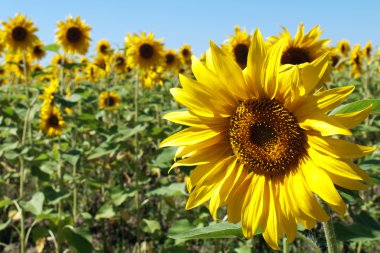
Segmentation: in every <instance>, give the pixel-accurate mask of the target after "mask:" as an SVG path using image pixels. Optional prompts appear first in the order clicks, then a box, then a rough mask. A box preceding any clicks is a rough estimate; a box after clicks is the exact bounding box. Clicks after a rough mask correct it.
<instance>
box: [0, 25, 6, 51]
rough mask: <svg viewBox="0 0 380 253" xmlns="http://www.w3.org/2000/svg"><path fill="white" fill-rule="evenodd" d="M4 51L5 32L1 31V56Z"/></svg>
mask: <svg viewBox="0 0 380 253" xmlns="http://www.w3.org/2000/svg"><path fill="white" fill-rule="evenodd" d="M4 49H5V41H4V32H3V31H2V30H0V56H1V55H2V54H3V52H4Z"/></svg>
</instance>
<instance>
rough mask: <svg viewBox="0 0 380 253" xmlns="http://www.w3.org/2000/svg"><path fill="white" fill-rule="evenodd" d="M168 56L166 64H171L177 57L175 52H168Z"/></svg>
mask: <svg viewBox="0 0 380 253" xmlns="http://www.w3.org/2000/svg"><path fill="white" fill-rule="evenodd" d="M165 57H166V64H168V65H170V64H172V63H173V62H174V60H175V58H174V55H173V54H167V55H165Z"/></svg>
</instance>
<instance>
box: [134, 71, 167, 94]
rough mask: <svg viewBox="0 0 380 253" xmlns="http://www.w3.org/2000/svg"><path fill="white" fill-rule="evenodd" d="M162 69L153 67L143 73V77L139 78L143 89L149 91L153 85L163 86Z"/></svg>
mask: <svg viewBox="0 0 380 253" xmlns="http://www.w3.org/2000/svg"><path fill="white" fill-rule="evenodd" d="M163 72H164V69H163V68H162V67H157V68H156V67H154V68H151V69H149V70H147V71H145V72H144V74H143V75H141V76H140V81H141V83H142V85H143V86H144V87H145V88H148V89H151V88H152V87H153V86H154V85H157V84H158V85H160V86H162V85H163V84H164V81H163V74H164V73H163Z"/></svg>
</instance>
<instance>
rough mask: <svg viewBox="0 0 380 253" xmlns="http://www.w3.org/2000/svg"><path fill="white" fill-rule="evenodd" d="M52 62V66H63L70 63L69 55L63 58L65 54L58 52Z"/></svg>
mask: <svg viewBox="0 0 380 253" xmlns="http://www.w3.org/2000/svg"><path fill="white" fill-rule="evenodd" d="M50 64H51V65H52V66H56V67H61V66H62V65H63V64H65V65H67V64H70V60H69V59H68V58H67V57H65V59H63V55H61V54H56V55H54V56H53V58H52V59H51V62H50Z"/></svg>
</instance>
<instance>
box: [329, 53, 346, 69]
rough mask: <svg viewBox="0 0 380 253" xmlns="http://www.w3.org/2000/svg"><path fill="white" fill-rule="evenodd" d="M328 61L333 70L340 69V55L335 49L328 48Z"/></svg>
mask: <svg viewBox="0 0 380 253" xmlns="http://www.w3.org/2000/svg"><path fill="white" fill-rule="evenodd" d="M330 61H331V66H332V67H333V68H338V69H342V66H343V65H342V64H341V54H340V52H339V51H338V49H337V48H330Z"/></svg>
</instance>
